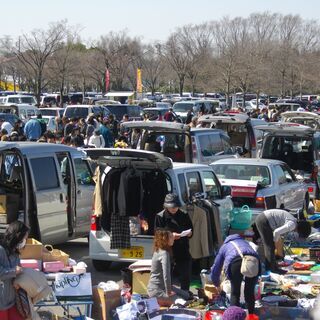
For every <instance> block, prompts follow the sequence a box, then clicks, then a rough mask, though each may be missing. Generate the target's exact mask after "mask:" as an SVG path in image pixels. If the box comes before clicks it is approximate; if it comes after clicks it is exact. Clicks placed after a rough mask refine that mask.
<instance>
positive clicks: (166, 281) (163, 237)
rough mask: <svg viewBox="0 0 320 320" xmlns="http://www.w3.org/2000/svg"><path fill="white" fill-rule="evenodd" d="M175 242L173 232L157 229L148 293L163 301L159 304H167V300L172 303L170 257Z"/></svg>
mask: <svg viewBox="0 0 320 320" xmlns="http://www.w3.org/2000/svg"><path fill="white" fill-rule="evenodd" d="M173 242H174V237H173V234H172V232H170V231H168V230H164V229H157V230H156V231H155V234H154V245H153V250H154V251H153V256H152V263H151V273H150V280H149V284H148V294H149V296H150V297H156V298H158V301H159V300H162V302H163V303H160V301H159V304H165V300H167V301H168V303H170V302H169V300H171V299H170V297H172V296H173V295H174V292H173V291H172V287H171V258H170V255H171V247H172V245H173ZM171 303H172V302H171ZM171 303H170V304H171Z"/></svg>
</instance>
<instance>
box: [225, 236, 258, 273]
mask: <svg viewBox="0 0 320 320" xmlns="http://www.w3.org/2000/svg"><path fill="white" fill-rule="evenodd" d="M230 243H231V244H232V245H233V246H234V247H235V248H236V250H237V251H238V253H239V255H240V257H241V258H242V262H241V270H240V272H241V274H242V275H244V276H245V277H247V278H254V277H256V276H257V275H258V273H259V260H258V258H257V257H254V256H250V255H243V254H242V252H241V250H240V248H239V247H238V245H237V244H236V243H235V242H234V241H231V242H230Z"/></svg>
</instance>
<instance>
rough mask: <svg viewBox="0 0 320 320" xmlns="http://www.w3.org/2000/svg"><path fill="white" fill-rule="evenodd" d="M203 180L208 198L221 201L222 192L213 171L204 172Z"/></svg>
mask: <svg viewBox="0 0 320 320" xmlns="http://www.w3.org/2000/svg"><path fill="white" fill-rule="evenodd" d="M202 178H203V181H204V188H205V190H204V191H205V192H206V193H207V195H208V197H209V198H211V199H219V198H220V196H221V195H220V190H219V185H218V183H217V180H216V177H215V176H214V174H213V172H211V171H203V172H202Z"/></svg>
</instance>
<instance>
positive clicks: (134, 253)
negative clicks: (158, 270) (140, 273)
mask: <svg viewBox="0 0 320 320" xmlns="http://www.w3.org/2000/svg"><path fill="white" fill-rule="evenodd" d="M119 256H120V257H121V258H126V259H143V258H144V248H143V247H131V248H129V249H120V250H119Z"/></svg>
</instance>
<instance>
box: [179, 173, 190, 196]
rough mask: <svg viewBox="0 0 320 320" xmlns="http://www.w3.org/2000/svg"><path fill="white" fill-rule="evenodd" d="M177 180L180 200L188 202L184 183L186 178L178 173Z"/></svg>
mask: <svg viewBox="0 0 320 320" xmlns="http://www.w3.org/2000/svg"><path fill="white" fill-rule="evenodd" d="M178 182H179V187H180V192H181V197H182V200H183V201H184V202H188V190H187V185H186V179H185V178H184V174H183V173H179V174H178Z"/></svg>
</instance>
